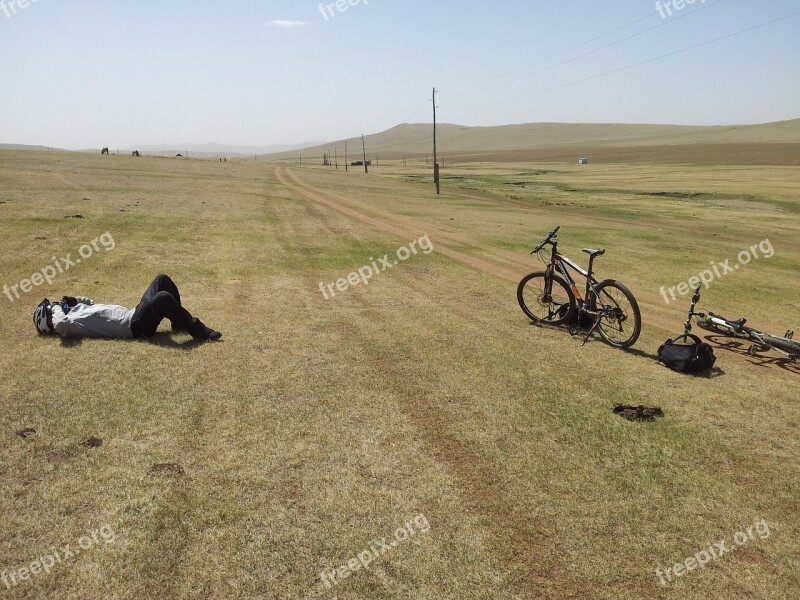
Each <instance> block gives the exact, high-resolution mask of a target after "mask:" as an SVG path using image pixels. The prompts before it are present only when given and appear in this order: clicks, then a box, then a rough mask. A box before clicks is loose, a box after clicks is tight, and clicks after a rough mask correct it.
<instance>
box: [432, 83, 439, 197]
mask: <svg viewBox="0 0 800 600" xmlns="http://www.w3.org/2000/svg"><path fill="white" fill-rule="evenodd" d="M433 181H434V182H435V183H436V193H437V194H438V193H439V163H438V161H437V160H436V88H435V87H434V88H433Z"/></svg>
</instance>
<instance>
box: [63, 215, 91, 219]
mask: <svg viewBox="0 0 800 600" xmlns="http://www.w3.org/2000/svg"><path fill="white" fill-rule="evenodd" d="M64 218H65V219H85V218H86V217H84V216H83V215H67V216H66V217H64Z"/></svg>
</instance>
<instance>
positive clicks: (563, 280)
mask: <svg viewBox="0 0 800 600" xmlns="http://www.w3.org/2000/svg"><path fill="white" fill-rule="evenodd" d="M559 229H560V227H556V228H555V229H554V230H553V231H551V232H550V233H548V234H547V238H545V240H544V241H543V242H542V243H541V244H539V245H538V246H536V248H535V249H534V250H533V252H531V254H538V255H539V258H540V259H541V261H542V262H543V263H544V264H545V265H547V266H546V269H545V270H544V271H536V272H534V273H530V274H529V275H526V276H525V277H523V278H522V281H520V282H519V287H517V300H518V301H519V305H520V307H522V310H523V312H524V313H525V314H526V315H528V317H529V318H530V319H531V320H533V321H534V322H537V323H547V324H550V325H562V324H564V323H569V324H570V333H571V334H572V335H577V333H578V331H579V329H580V324H581V322H585V323H587V325H588V324H591V327H590V329H589V332H588V333H587V334H586V337H585V338H584V340H583V343H584V344H585V343H586V341H587V340H588V339H589V336H590V335H592V332H593V331H594V330H595V329H597V331H599V332H600V335H601V336H602V337H603V339H604V340H605V341H607V342H608V343H609V344H611V345H612V346H615V347H617V348H629V347H630V346H632V345H633V344H634V343H636V340H637V339H639V334H640V333H641V330H642V316H641V313H640V312H639V305H638V304H637V302H636V298H634V297H633V294H632V293H631V292H630V290H629V289H628V288H626V287H625V286H624V285H622V284H621V283H620V282H618V281H615V280H613V279H605V280H603V281H597V280H596V279H595V278H594V276H593V275H592V269H593V266H594V259H595V258H597V257H598V256H602V255H603V254H605V252H606V251H605V250H594V249H591V248H586V249H584V252H586V254H588V255H589V269H588V270H586V271H584V270H583V269H582V268H581V267H580V266H578V265H577V264H575V263H574V262H572V261H571V260H570V259H569V258H567V257H566V256H563V255H561V254H559V252H558V237H557V234H558V230H559ZM548 245H549V246H552V248H553V250H552V253H551V254H550V258H549V259H548V258H547V252H546V251H545V252H543V250H544V249H545V247H546V246H548ZM567 267H569V268H571V269H572V270H573V271H575V272H576V273H578V274H579V275H580V276H582V277H584V278H585V279H586V290H585V292H584V295H583V296H581V293H580V291H579V290H578V286H577V285H576V284H575V280H574V279H573V278H572V276H571V275H570V273H569V271H568V270H567Z"/></svg>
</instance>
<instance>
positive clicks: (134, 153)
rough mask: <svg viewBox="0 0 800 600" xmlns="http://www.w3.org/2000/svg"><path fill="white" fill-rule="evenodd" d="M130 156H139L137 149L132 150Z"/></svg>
mask: <svg viewBox="0 0 800 600" xmlns="http://www.w3.org/2000/svg"><path fill="white" fill-rule="evenodd" d="M131 156H136V157H139V156H141V154H139V151H138V150H134V151H133V152H131Z"/></svg>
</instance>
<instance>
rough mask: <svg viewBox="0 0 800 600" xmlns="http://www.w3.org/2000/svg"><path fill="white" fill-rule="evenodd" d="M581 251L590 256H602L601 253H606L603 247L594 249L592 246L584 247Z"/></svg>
mask: <svg viewBox="0 0 800 600" xmlns="http://www.w3.org/2000/svg"><path fill="white" fill-rule="evenodd" d="M583 251H584V252H586V254H588V255H589V256H590V257H591V258H594V257H595V256H603V254H605V253H606V251H605V248H604V249H602V250H595V249H594V248H584V249H583Z"/></svg>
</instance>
